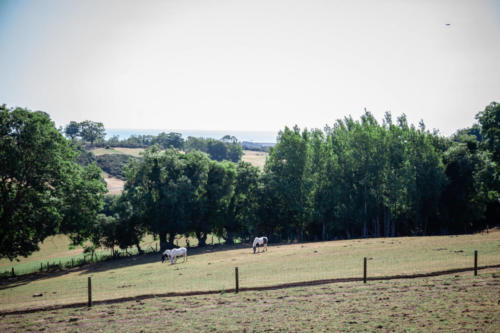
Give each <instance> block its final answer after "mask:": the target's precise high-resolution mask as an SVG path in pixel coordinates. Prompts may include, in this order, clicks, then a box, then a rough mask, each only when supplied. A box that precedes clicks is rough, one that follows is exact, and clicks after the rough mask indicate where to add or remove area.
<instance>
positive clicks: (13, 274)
mask: <svg viewBox="0 0 500 333" xmlns="http://www.w3.org/2000/svg"><path fill="white" fill-rule="evenodd" d="M15 275H16V273H14V267H12V276H15Z"/></svg>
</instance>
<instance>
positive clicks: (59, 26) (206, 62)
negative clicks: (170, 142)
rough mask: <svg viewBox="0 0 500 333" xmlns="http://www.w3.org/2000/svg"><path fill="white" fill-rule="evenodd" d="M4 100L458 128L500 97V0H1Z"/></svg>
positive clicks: (83, 111)
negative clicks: (388, 115) (368, 117)
mask: <svg viewBox="0 0 500 333" xmlns="http://www.w3.org/2000/svg"><path fill="white" fill-rule="evenodd" d="M0 50H1V52H0V104H4V103H5V104H7V105H8V106H9V107H16V106H19V107H26V108H29V109H31V110H42V111H45V112H47V113H49V114H50V116H51V118H52V119H53V120H54V121H55V123H56V125H57V126H64V125H66V124H68V123H69V122H70V121H72V120H74V121H83V120H86V119H89V120H93V121H99V122H102V123H103V124H104V126H105V127H106V128H138V129H198V130H240V131H278V130H280V129H283V128H284V126H293V125H298V126H299V127H301V128H305V127H307V128H323V127H324V126H325V125H332V124H333V123H334V122H335V121H336V120H337V119H342V118H344V117H345V116H349V115H351V116H352V117H354V118H355V119H359V116H360V115H361V114H362V113H363V112H364V111H363V110H364V109H365V108H366V109H367V110H369V111H370V112H372V113H373V114H374V115H375V117H376V118H377V119H378V120H379V121H381V120H382V118H383V115H384V113H385V112H386V111H391V112H392V114H393V118H395V117H397V116H398V115H400V114H402V113H405V114H406V115H407V117H408V120H409V121H410V122H411V123H413V124H418V122H419V121H420V120H421V119H423V120H424V122H425V124H426V126H427V128H428V129H438V130H439V131H440V133H441V134H442V135H451V134H452V133H453V132H455V131H456V130H457V129H460V128H464V127H468V126H471V125H472V124H473V123H474V122H475V119H474V116H475V115H476V114H477V112H479V111H481V110H484V108H485V106H486V105H488V104H489V103H490V102H492V101H498V102H500V1H498V0H497V1H491V0H484V1H482V0H467V1H466V0H449V1H448V0H415V1H410V0H408V1H404V0H378V1H375V0H352V1H335V0H329V1H327V0H323V1H321V0H304V1H299V0H286V1H276V0H262V1H261V0H247V1H240V0H231V1H223V0H218V1H216V0H199V1H191V0H180V1H169V0H163V1H111V0H108V1H93V0H87V1H76V0H68V1H63V0H61V1H53V0H45V1H23V0H20V1H6V0H0Z"/></svg>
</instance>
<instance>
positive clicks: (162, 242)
mask: <svg viewBox="0 0 500 333" xmlns="http://www.w3.org/2000/svg"><path fill="white" fill-rule="evenodd" d="M158 236H159V238H160V252H161V253H163V252H164V251H165V250H166V249H167V246H168V245H167V232H166V231H162V232H160V233H159V234H158Z"/></svg>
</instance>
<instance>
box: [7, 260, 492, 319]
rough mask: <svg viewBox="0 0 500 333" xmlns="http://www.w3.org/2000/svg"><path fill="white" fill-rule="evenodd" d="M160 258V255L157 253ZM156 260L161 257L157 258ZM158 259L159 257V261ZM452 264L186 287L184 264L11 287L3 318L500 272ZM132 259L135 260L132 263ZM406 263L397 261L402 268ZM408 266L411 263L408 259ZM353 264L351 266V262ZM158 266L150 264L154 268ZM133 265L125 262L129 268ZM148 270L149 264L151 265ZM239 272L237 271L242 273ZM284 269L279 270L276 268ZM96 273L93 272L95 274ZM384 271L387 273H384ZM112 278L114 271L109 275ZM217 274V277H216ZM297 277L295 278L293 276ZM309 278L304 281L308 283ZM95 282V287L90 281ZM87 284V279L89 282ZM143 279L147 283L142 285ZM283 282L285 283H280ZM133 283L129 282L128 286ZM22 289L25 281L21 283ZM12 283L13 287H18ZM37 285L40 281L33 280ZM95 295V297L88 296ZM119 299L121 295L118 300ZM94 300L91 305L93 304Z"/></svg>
mask: <svg viewBox="0 0 500 333" xmlns="http://www.w3.org/2000/svg"><path fill="white" fill-rule="evenodd" d="M155 254H156V253H155ZM154 257H155V258H156V256H154ZM157 259H158V258H156V260H157ZM429 259H430V260H429V262H430V263H433V262H435V260H436V258H429ZM460 259H461V260H456V261H455V262H453V264H454V265H453V267H452V268H449V269H435V268H436V267H440V266H436V265H434V264H432V265H430V266H429V268H428V269H422V266H421V267H417V268H416V269H412V270H402V271H401V272H399V273H397V272H395V271H394V270H390V269H388V268H387V265H385V264H384V265H379V264H378V262H377V261H378V260H377V258H372V257H363V258H358V260H356V261H355V262H354V263H351V262H349V263H347V262H346V263H345V265H346V267H344V272H342V273H341V274H337V275H336V274H332V271H331V270H330V271H328V270H324V271H322V269H321V267H317V270H316V271H315V272H312V274H309V275H308V277H306V275H301V274H299V271H300V269H301V267H289V268H288V270H286V271H282V272H281V273H280V274H278V275H277V277H276V278H275V279H274V280H266V279H265V276H264V278H263V279H261V278H260V277H261V276H262V275H263V274H262V271H259V270H252V269H251V267H250V266H244V267H238V266H234V265H231V264H229V265H226V266H224V267H223V268H221V269H218V270H217V271H218V274H215V273H210V274H209V275H207V274H204V275H203V276H200V277H198V278H197V277H194V278H193V279H192V281H189V282H187V283H186V284H185V285H181V284H182V283H183V280H182V277H183V274H185V272H186V271H185V270H186V267H187V265H186V266H183V265H181V264H179V265H173V266H169V267H170V268H171V269H170V272H171V274H170V275H165V276H162V277H160V278H161V279H160V280H157V279H154V278H153V277H152V274H153V273H151V274H149V275H147V274H145V272H142V273H140V274H141V276H142V277H141V278H140V279H133V278H132V279H127V277H118V276H114V274H108V275H109V276H106V277H100V276H92V277H90V276H87V277H83V276H82V277H81V278H78V279H77V281H76V280H75V281H72V282H71V281H70V289H69V290H68V289H64V288H63V287H62V283H61V284H59V283H57V282H56V283H54V284H48V285H44V286H43V290H40V292H35V293H33V292H31V293H29V294H24V295H21V294H18V293H16V291H15V288H10V293H9V292H8V293H7V295H5V294H4V295H3V296H2V298H3V301H5V303H7V304H13V303H14V302H12V301H13V300H14V299H15V304H17V305H18V306H17V308H16V307H13V308H10V309H9V308H6V307H3V308H0V315H7V314H15V313H26V312H34V311H42V310H52V309H58V308H71V307H83V306H89V305H90V304H94V305H97V304H108V303H117V302H126V301H132V300H136V301H137V300H142V299H148V298H154V297H174V296H190V295H207V294H220V293H230V292H244V291H263V290H273V289H282V288H291V287H299V286H313V285H319V284H326V283H341V282H360V283H362V282H365V283H366V282H369V281H376V280H391V279H408V278H423V277H431V276H438V275H445V274H454V273H460V272H467V271H470V272H475V273H476V274H477V270H481V269H486V268H499V267H500V263H499V262H498V260H495V259H498V257H497V258H495V257H494V256H493V257H492V256H486V257H485V259H481V257H479V260H481V263H482V265H478V262H479V260H478V259H477V256H472V255H467V256H463V257H461V258H460ZM131 260H133V258H132V259H131ZM399 260H401V258H398V257H394V259H393V262H395V263H396V264H397V265H399V266H398V267H404V266H401V265H400V263H399ZM403 260H406V261H409V258H403ZM349 261H352V260H351V259H349ZM152 262H153V261H151V263H152ZM351 264H352V265H353V266H357V269H356V272H355V273H351V272H352V271H351V269H350V265H351ZM126 265H128V263H124V266H126ZM146 266H147V264H146ZM237 267H238V268H239V269H238V268H237ZM277 269H278V270H280V267H277ZM95 272H97V271H92V273H95ZM384 272H385V273H384ZM110 273H113V272H110ZM214 275H215V276H214ZM287 275H293V278H290V276H287ZM304 277H305V278H304ZM91 278H92V280H91V283H90V279H91ZM87 279H88V280H87ZM139 280H142V281H143V284H142V285H139V282H138V281H139ZM280 280H281V281H280ZM127 281H128V282H127ZM18 282H19V284H22V283H23V281H22V280H20V281H18ZM15 283H16V282H13V284H11V285H10V286H15V285H16V284H15ZM33 283H34V284H36V283H37V280H34V281H33ZM0 289H4V291H5V289H7V290H9V288H8V286H7V288H6V287H5V286H0ZM89 293H91V295H89ZM117 295H118V296H117ZM89 300H91V301H89Z"/></svg>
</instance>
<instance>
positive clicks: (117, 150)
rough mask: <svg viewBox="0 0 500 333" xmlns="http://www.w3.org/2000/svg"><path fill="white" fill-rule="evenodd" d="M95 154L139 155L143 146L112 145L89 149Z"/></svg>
mask: <svg viewBox="0 0 500 333" xmlns="http://www.w3.org/2000/svg"><path fill="white" fill-rule="evenodd" d="M90 151H91V152H92V153H94V155H95V156H100V155H105V154H124V155H130V156H133V157H140V156H141V153H142V152H143V151H144V148H122V147H113V148H109V149H106V148H93V149H90Z"/></svg>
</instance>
